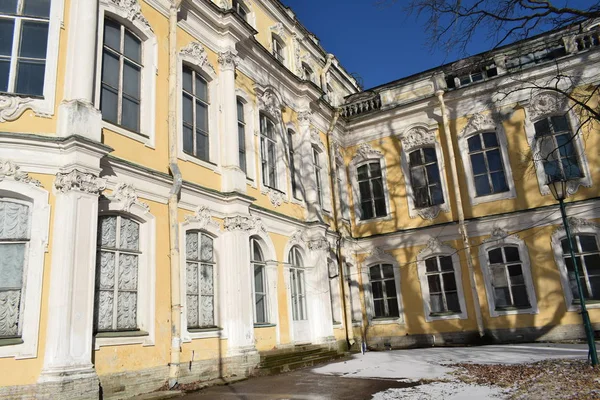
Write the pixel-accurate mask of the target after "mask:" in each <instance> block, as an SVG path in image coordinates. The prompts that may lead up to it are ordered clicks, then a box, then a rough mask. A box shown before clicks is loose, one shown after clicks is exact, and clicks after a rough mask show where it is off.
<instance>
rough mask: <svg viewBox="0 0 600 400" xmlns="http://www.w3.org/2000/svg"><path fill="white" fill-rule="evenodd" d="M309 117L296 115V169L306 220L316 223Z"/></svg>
mask: <svg viewBox="0 0 600 400" xmlns="http://www.w3.org/2000/svg"><path fill="white" fill-rule="evenodd" d="M310 116H311V113H310V111H304V112H300V113H299V114H298V124H299V126H300V140H299V141H298V148H297V152H296V154H297V155H298V158H299V160H298V161H299V163H298V164H297V165H298V166H297V168H299V170H300V171H299V172H300V177H301V182H302V186H303V193H304V201H305V202H306V205H307V208H308V216H307V219H308V220H309V221H316V220H318V219H319V212H318V210H319V200H318V193H317V187H316V182H315V174H314V165H313V164H314V163H313V148H312V144H311V140H310Z"/></svg>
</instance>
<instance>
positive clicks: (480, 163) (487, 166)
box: [467, 132, 509, 196]
mask: <svg viewBox="0 0 600 400" xmlns="http://www.w3.org/2000/svg"><path fill="white" fill-rule="evenodd" d="M467 142H468V146H469V159H470V161H471V169H472V172H473V180H474V184H475V193H476V195H477V196H487V195H490V194H495V193H501V192H506V191H508V190H509V187H508V184H507V181H506V173H505V167H504V163H503V161H502V151H501V149H500V144H499V143H498V137H497V136H496V133H495V132H483V133H477V134H475V135H473V136H471V137H470V138H469V139H467Z"/></svg>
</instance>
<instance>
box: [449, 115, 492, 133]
mask: <svg viewBox="0 0 600 400" xmlns="http://www.w3.org/2000/svg"><path fill="white" fill-rule="evenodd" d="M499 123H501V122H500V121H497V120H496V119H495V118H494V116H493V115H491V114H483V113H478V114H473V115H472V116H471V118H469V121H468V122H467V124H466V125H465V126H464V128H463V129H461V131H460V133H459V135H458V136H459V137H462V136H470V135H472V134H474V133H476V132H481V131H483V130H491V131H493V130H495V129H496V125H498V124H499Z"/></svg>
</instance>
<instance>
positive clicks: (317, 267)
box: [306, 237, 334, 343]
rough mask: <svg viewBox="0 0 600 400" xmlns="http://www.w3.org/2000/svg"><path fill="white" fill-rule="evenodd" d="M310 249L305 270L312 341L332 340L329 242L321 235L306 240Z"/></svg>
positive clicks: (325, 341)
mask: <svg viewBox="0 0 600 400" xmlns="http://www.w3.org/2000/svg"><path fill="white" fill-rule="evenodd" d="M308 247H309V249H310V254H309V260H308V261H309V263H310V264H309V265H310V269H309V270H308V271H307V272H308V274H307V275H308V276H307V283H306V287H307V289H308V290H307V296H306V298H307V300H308V309H309V314H308V317H309V319H310V325H311V331H312V338H313V342H314V343H327V342H331V341H332V340H334V339H333V338H334V336H333V318H332V316H331V297H330V293H329V268H328V266H327V252H328V250H329V243H328V242H327V240H326V239H325V238H324V237H322V238H319V239H315V240H310V241H309V242H308Z"/></svg>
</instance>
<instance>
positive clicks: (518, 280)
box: [507, 264, 525, 285]
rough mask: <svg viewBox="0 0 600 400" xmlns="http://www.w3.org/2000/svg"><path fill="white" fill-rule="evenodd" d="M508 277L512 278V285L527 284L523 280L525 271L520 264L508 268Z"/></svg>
mask: <svg viewBox="0 0 600 400" xmlns="http://www.w3.org/2000/svg"><path fill="white" fill-rule="evenodd" d="M507 269H508V275H509V276H510V284H511V285H522V284H525V279H524V278H523V270H522V268H521V265H520V264H516V265H509V266H508V267H507Z"/></svg>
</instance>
